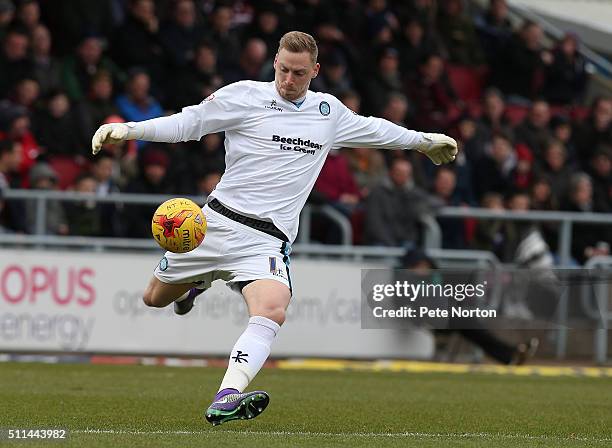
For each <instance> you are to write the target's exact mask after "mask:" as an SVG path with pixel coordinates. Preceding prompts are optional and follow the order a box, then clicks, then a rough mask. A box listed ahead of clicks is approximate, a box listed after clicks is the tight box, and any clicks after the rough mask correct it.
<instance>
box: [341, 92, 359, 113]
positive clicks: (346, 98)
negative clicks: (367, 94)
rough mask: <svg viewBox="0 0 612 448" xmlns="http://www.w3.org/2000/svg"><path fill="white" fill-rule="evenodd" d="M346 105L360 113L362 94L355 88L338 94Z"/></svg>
mask: <svg viewBox="0 0 612 448" xmlns="http://www.w3.org/2000/svg"><path fill="white" fill-rule="evenodd" d="M338 99H339V100H340V101H342V104H344V105H345V106H346V107H348V108H349V109H350V110H352V111H353V112H355V113H356V114H358V113H359V112H360V111H361V96H360V95H359V94H358V93H357V92H355V91H354V90H347V91H345V92H344V93H342V94H340V95H339V96H338Z"/></svg>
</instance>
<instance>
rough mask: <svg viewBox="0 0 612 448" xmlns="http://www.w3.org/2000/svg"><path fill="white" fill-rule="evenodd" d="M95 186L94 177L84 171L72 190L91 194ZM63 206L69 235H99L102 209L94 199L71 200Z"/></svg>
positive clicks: (96, 185)
mask: <svg viewBox="0 0 612 448" xmlns="http://www.w3.org/2000/svg"><path fill="white" fill-rule="evenodd" d="M97 187H98V183H97V181H96V179H95V178H94V177H93V176H92V175H91V174H87V173H85V174H81V175H79V177H77V179H76V181H75V184H74V191H75V192H77V193H90V194H92V195H93V193H95V192H96V189H97ZM65 207H66V217H67V218H68V227H69V231H68V234H69V235H80V236H100V235H101V234H102V210H101V206H100V205H99V204H98V203H97V202H96V201H95V200H91V199H89V200H88V199H86V200H83V201H78V202H77V201H72V202H68V203H67V204H66V206H65Z"/></svg>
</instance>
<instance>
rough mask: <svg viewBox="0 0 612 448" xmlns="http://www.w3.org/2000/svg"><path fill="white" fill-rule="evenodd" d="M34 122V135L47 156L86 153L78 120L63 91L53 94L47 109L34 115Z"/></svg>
mask: <svg viewBox="0 0 612 448" xmlns="http://www.w3.org/2000/svg"><path fill="white" fill-rule="evenodd" d="M32 121H33V123H32V124H33V126H32V127H33V132H34V135H36V139H37V140H38V142H39V143H40V146H41V147H42V148H44V151H45V152H46V153H47V154H49V155H51V156H56V155H71V156H75V155H84V154H85V153H86V150H85V148H86V146H85V144H81V142H80V139H79V137H80V136H79V131H78V129H77V127H76V126H75V123H76V122H78V121H77V118H76V117H75V115H74V113H73V112H72V110H71V108H70V101H69V100H68V96H66V94H65V93H64V92H63V91H61V90H58V91H55V92H51V94H50V95H49V96H48V98H47V100H46V104H45V107H44V108H43V109H41V110H40V111H39V112H38V113H36V114H35V115H34V118H33V120H32ZM87 152H89V151H87Z"/></svg>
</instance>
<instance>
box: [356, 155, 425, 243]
mask: <svg viewBox="0 0 612 448" xmlns="http://www.w3.org/2000/svg"><path fill="white" fill-rule="evenodd" d="M435 205H436V203H435V201H433V200H432V198H430V196H429V195H428V194H427V193H426V192H425V191H424V190H421V189H420V188H419V187H417V186H415V185H414V181H413V179H412V164H411V163H410V162H409V161H408V160H406V159H400V158H397V159H395V160H394V161H393V164H392V165H391V168H390V170H389V177H388V179H385V180H383V182H381V183H380V184H379V185H378V186H376V187H374V188H373V189H372V191H371V192H370V195H369V196H368V198H367V201H366V205H365V208H366V219H365V241H366V244H370V245H379V246H392V247H394V246H405V245H414V244H416V243H418V241H419V239H420V233H419V219H420V217H421V216H423V215H425V214H429V213H432V211H433V207H434V206H435Z"/></svg>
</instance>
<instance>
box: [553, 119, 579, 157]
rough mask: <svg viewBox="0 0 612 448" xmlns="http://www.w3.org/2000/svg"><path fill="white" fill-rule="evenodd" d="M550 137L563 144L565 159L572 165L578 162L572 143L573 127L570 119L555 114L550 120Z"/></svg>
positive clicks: (574, 146)
mask: <svg viewBox="0 0 612 448" xmlns="http://www.w3.org/2000/svg"><path fill="white" fill-rule="evenodd" d="M550 129H551V134H552V138H553V139H555V140H558V141H559V142H561V143H562V144H563V146H564V147H565V150H566V151H567V160H568V161H569V163H570V164H572V165H577V164H578V154H577V152H578V151H577V150H576V145H575V144H574V129H573V127H572V123H571V121H570V120H569V119H568V118H567V117H565V116H563V115H556V116H554V117H552V118H551V120H550Z"/></svg>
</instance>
